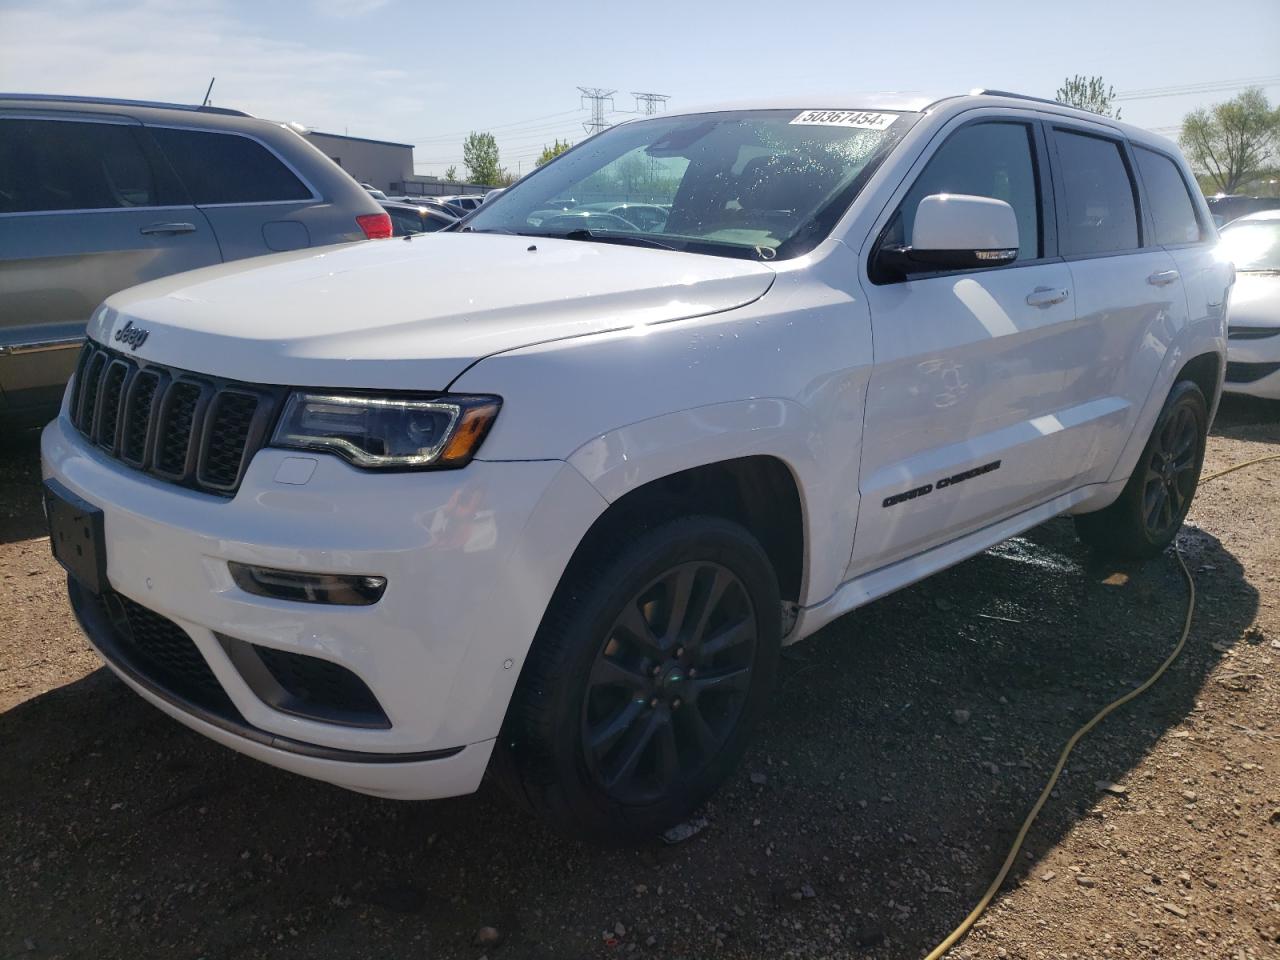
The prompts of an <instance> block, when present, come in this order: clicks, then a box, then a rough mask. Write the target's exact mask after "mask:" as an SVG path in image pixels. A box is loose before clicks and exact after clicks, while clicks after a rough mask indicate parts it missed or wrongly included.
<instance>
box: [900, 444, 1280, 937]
mask: <svg viewBox="0 0 1280 960" xmlns="http://www.w3.org/2000/svg"><path fill="white" fill-rule="evenodd" d="M1270 460H1280V453H1278V454H1271V455H1270V456H1266V457H1257V458H1255V459H1253V460H1246V461H1245V462H1244V463H1237V464H1236V465H1235V466H1232V467H1227V468H1226V469H1225V470H1219V471H1218V472H1217V473H1211V474H1209V475H1208V476H1207V477H1201V478H1200V483H1202V484H1205V483H1209V482H1211V481H1213V480H1217V479H1218V478H1219V477H1225V476H1226V475H1227V474H1229V473H1235V472H1236V471H1237V470H1243V469H1244V468H1245V467H1252V466H1253V465H1254V464H1258V463H1266V462H1267V461H1270ZM1173 555H1174V556H1175V557H1177V558H1178V566H1179V567H1181V568H1182V575H1183V576H1184V577H1185V578H1186V581H1187V616H1186V620H1185V621H1184V622H1183V624H1182V634H1181V636H1179V637H1178V643H1177V645H1176V646H1174V648H1173V652H1172V653H1170V654H1169V656H1168V657H1166V658H1165V661H1164V663H1162V664H1160V666H1159V667H1157V668H1156V672H1155V673H1153V674H1152V675H1151V676H1150V677H1148V678H1147V679H1146V680H1145V681H1144V682H1143V684H1142V685H1141V686H1139V687H1135V688H1134V689H1132V690H1130V691H1129V692H1128V693H1126V694H1125V695H1124V696H1122V697H1120V699H1118V700H1113V701H1112V702H1111V703H1109V704H1107V705H1106V706H1105V707H1103V708H1102V709H1101V710H1099V711H1098V712H1097V713H1096V714H1094V715H1093V717H1092V718H1091V719H1090V720H1089V722H1088V723H1086V724H1085V725H1084V726H1082V727H1081V728H1080V729H1079V730H1077V731H1076V732H1075V733H1073V734H1072V735H1071V739H1070V740H1068V741H1067V744H1066V746H1065V747H1063V748H1062V753H1061V754H1060V755H1059V756H1058V763H1057V765H1056V766H1054V768H1053V773H1052V774H1050V775H1049V782H1048V783H1046V784H1045V785H1044V789H1043V790H1041V791H1040V796H1039V797H1038V798H1037V799H1036V802H1035V806H1033V807H1032V808H1031V812H1030V813H1029V814H1027V818H1026V819H1025V820H1023V821H1022V829H1020V830H1019V831H1018V835H1017V836H1016V837H1015V838H1014V840H1013V846H1012V847H1010V848H1009V853H1008V855H1007V856H1006V857H1005V858H1004V863H1003V864H1002V865H1001V867H1000V872H999V873H997V874H996V876H995V879H994V880H992V881H991V885H990V886H989V887H987V892H986V893H984V894H983V895H982V899H981V900H979V901H978V905H977V906H976V907H974V908H973V909H972V910H971V911H969V915H968V916H967V917H965V918H964V920H962V921H961V923H960V926H958V927H956V928H955V929H954V930H952V931H951V933H949V934H947V938H946V939H945V940H943V941H942V942H941V943H940V944H938V945H937V946H936V947H934V948H933V949H932V950H930V951H929V953H928V955H927V956H926V957H925V960H939V958H941V957H943V956H945V955H946V953H947V952H948V951H949V950H950V949H951V948H952V947H954V946H955V945H956V944H957V943H959V942H960V941H961V940H962V939H964V937H965V936H966V935H967V934H968V933H969V930H970V929H972V927H973V925H974V924H975V923H977V922H978V918H979V917H981V916H982V914H983V913H985V912H986V909H987V907H989V906H990V905H991V901H992V900H994V899H995V896H996V893H997V892H998V891H999V890H1000V886H1001V884H1003V883H1004V881H1005V877H1007V876H1008V875H1009V871H1010V870H1011V869H1012V868H1013V864H1014V861H1015V860H1017V858H1018V851H1019V850H1021V849H1022V843H1023V841H1024V840H1026V839H1027V832H1028V831H1029V830H1030V829H1031V825H1032V824H1033V823H1034V822H1035V819H1036V817H1038V816H1039V815H1040V811H1041V809H1043V808H1044V805H1045V802H1046V801H1047V800H1048V799H1049V794H1051V793H1052V792H1053V788H1054V787H1055V786H1057V783H1058V777H1060V776H1061V775H1062V768H1063V767H1064V766H1066V763H1067V757H1069V756H1070V755H1071V751H1072V750H1074V749H1075V748H1076V744H1078V743H1079V742H1080V741H1081V739H1083V738H1084V735H1085V734H1086V733H1088V732H1089V731H1090V730H1092V729H1093V728H1094V727H1096V726H1097V725H1098V724H1099V723H1100V722H1101V721H1102V720H1103V718H1105V717H1106V716H1108V715H1109V714H1111V713H1113V712H1114V711H1116V710H1118V709H1119V708H1120V707H1123V706H1124V705H1125V704H1126V703H1128V702H1129V701H1130V700H1133V699H1134V698H1135V697H1138V696H1139V695H1141V694H1143V693H1146V692H1147V691H1148V690H1149V689H1151V687H1152V685H1153V684H1155V682H1156V681H1157V680H1159V679H1160V677H1161V676H1163V675H1164V672H1165V671H1166V670H1168V669H1169V666H1170V665H1171V664H1172V663H1173V661H1175V660H1177V659H1178V655H1179V654H1180V653H1182V648H1183V647H1185V646H1186V645H1187V637H1188V636H1189V635H1190V634H1191V618H1192V616H1193V615H1194V614H1195V610H1196V582H1195V580H1194V579H1193V578H1192V576H1191V571H1190V570H1188V569H1187V564H1186V562H1185V561H1184V560H1183V559H1182V554H1181V553H1180V552H1179V551H1178V549H1177V546H1176V545H1175V547H1174V552H1173Z"/></svg>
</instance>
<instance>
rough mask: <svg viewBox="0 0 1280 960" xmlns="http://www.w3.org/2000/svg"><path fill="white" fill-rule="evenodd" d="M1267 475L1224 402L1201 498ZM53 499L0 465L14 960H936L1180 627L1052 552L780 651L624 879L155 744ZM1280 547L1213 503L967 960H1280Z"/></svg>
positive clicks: (1242, 424)
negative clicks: (80, 577) (771, 687)
mask: <svg viewBox="0 0 1280 960" xmlns="http://www.w3.org/2000/svg"><path fill="white" fill-rule="evenodd" d="M1275 452H1280V406H1276V405H1267V404H1262V403H1244V402H1232V403H1228V404H1227V405H1226V407H1225V409H1224V412H1223V414H1222V415H1221V416H1220V418H1219V422H1218V424H1217V426H1216V427H1215V432H1214V436H1213V438H1212V439H1211V442H1210V447H1209V456H1208V461H1207V464H1206V470H1212V469H1216V468H1218V467H1221V466H1226V465H1228V464H1230V463H1234V462H1237V461H1240V460H1244V459H1248V458H1251V457H1256V456H1261V455H1264V454H1268V453H1275ZM38 474H39V468H38V464H37V446H36V441H35V438H34V437H21V438H12V437H11V438H9V439H8V440H7V441H0V611H3V613H2V614H0V751H2V753H0V756H3V758H4V762H3V763H2V764H0V958H8V957H27V956H31V957H52V956H59V957H83V958H92V960H99V958H109V957H166V958H168V957H174V958H197V957H206V958H211V960H212V958H229V957H236V958H241V957H243V958H248V957H273V958H276V957H298V958H309V960H312V958H344V960H346V958H365V957H368V958H418V957H421V958H453V957H459V958H470V960H475V958H479V957H481V956H487V957H488V958H490V960H508V958H510V960H515V958H546V960H576V958H608V957H617V956H621V955H625V956H635V957H638V958H642V957H660V958H678V957H683V958H689V960H701V958H721V957H723V958H737V957H742V958H746V957H751V958H770V960H773V958H788V957H806V958H807V957H858V958H861V957H868V958H890V957H892V958H900V957H902V958H906V957H919V956H922V955H923V954H924V953H925V952H927V951H928V949H930V948H931V947H932V946H933V945H934V944H935V943H936V942H937V941H939V940H940V939H941V938H942V937H943V936H945V935H946V933H947V932H948V931H949V930H950V929H951V928H952V927H953V926H954V925H955V924H956V923H958V922H959V920H960V919H961V918H962V917H963V916H964V914H965V913H966V912H967V911H968V910H969V909H970V907H971V906H972V904H973V903H974V902H975V901H976V899H977V898H978V896H979V895H980V893H981V891H982V890H983V889H984V888H985V887H986V885H987V883H988V882H989V879H990V877H991V876H992V875H993V873H994V872H995V870H996V869H997V867H998V865H999V863H1000V861H1001V860H1002V859H1003V856H1004V853H1005V851H1006V848H1007V845H1008V844H1009V842H1010V841H1011V839H1012V837H1013V835H1014V832H1015V831H1016V828H1017V826H1018V824H1019V822H1020V821H1021V819H1022V817H1023V816H1024V815H1025V812H1026V810H1027V809H1028V807H1029V806H1030V804H1031V803H1032V801H1033V800H1034V798H1035V796H1036V794H1037V793H1038V791H1039V790H1040V788H1041V786H1042V783H1043V780H1044V777H1045V776H1046V775H1047V772H1048V770H1049V769H1050V768H1051V766H1052V764H1053V760H1054V758H1055V756H1056V753H1057V751H1058V750H1059V749H1060V747H1061V744H1062V742H1063V741H1064V740H1065V739H1066V738H1067V736H1068V735H1069V734H1070V733H1071V731H1072V730H1073V729H1074V728H1075V727H1076V726H1077V725H1078V724H1080V723H1081V722H1082V721H1083V720H1085V719H1086V718H1087V717H1088V716H1090V715H1091V714H1092V713H1093V712H1094V711H1095V710H1096V709H1098V707H1100V706H1101V705H1102V704H1104V703H1106V702H1108V701H1109V700H1111V699H1113V698H1114V697H1116V696H1117V695H1118V694H1120V693H1121V692H1123V691H1124V690H1126V689H1128V688H1130V687H1132V686H1133V685H1135V684H1136V683H1138V682H1139V681H1140V680H1141V679H1143V678H1145V677H1146V676H1147V675H1148V674H1149V673H1150V671H1151V670H1152V669H1153V668H1154V667H1155V666H1156V665H1157V664H1158V663H1159V662H1160V661H1161V660H1162V659H1163V658H1164V657H1165V656H1166V655H1167V653H1168V651H1169V650H1170V649H1171V647H1172V645H1173V643H1174V641H1175V640H1176V638H1177V633H1178V629H1179V627H1180V625H1181V618H1182V616H1183V611H1184V604H1185V599H1186V592H1185V586H1184V584H1183V582H1182V579H1181V575H1180V573H1179V572H1178V568H1177V564H1176V561H1175V560H1174V559H1173V558H1172V557H1165V558H1163V559H1161V560H1158V561H1154V562H1152V563H1149V564H1146V565H1115V564H1104V563H1100V562H1099V561H1097V560H1095V559H1093V558H1091V557H1090V556H1089V555H1088V554H1087V553H1086V552H1085V551H1083V550H1082V549H1081V547H1080V546H1079V545H1078V544H1077V543H1076V541H1075V539H1074V537H1073V535H1072V530H1071V525H1070V522H1069V521H1065V520H1057V521H1054V522H1052V523H1049V524H1046V525H1045V526H1043V527H1040V528H1038V529H1036V530H1034V531H1032V532H1031V533H1029V534H1028V535H1027V536H1025V537H1020V538H1018V539H1016V540H1013V541H1010V542H1009V543H1006V544H1003V545H1001V546H1000V547H998V548H996V549H994V550H991V551H988V552H987V553H985V554H983V555H982V556H980V557H977V558H975V559H973V560H971V561H969V562H967V563H965V564H962V565H960V566H958V567H956V568H954V569H952V570H950V571H947V572H946V573H943V574H941V575H939V576H937V577H934V578H933V579H931V580H929V581H927V582H925V583H922V584H919V585H917V586H916V587H913V588H911V589H909V590H905V591H902V592H900V593H898V594H896V595H894V596H891V597H888V598H886V599H883V600H881V601H878V602H877V603H874V604H872V605H870V606H869V607H867V608H865V609H863V610H860V611H858V612H856V613H854V614H852V615H850V616H848V617H845V618H844V619H842V620H840V621H838V622H837V623H834V624H832V625H831V626H830V627H828V628H827V629H825V630H823V631H822V632H821V633H820V634H819V635H817V636H816V637H814V638H812V639H811V640H809V641H806V642H805V643H803V644H800V645H797V646H796V647H793V648H790V649H789V650H788V651H787V652H786V655H785V659H784V661H783V667H784V670H783V676H782V678H781V680H780V685H779V691H778V695H777V696H776V698H775V704H774V707H773V709H772V712H771V714H770V715H769V717H768V719H767V721H766V723H765V725H764V729H763V730H762V731H761V734H760V736H759V737H758V739H757V741H756V744H755V746H754V748H753V749H752V750H751V752H750V753H749V755H748V758H747V761H746V763H745V765H744V766H743V768H742V769H741V770H740V771H739V773H738V775H737V776H735V777H734V778H733V780H732V781H731V782H730V783H729V784H728V785H727V786H726V788H725V789H724V790H723V791H721V793H720V794H719V795H718V796H717V797H716V798H715V799H714V800H713V801H712V803H711V804H709V805H708V806H707V807H706V809H705V810H704V811H703V812H702V817H703V818H705V821H706V825H705V827H704V828H703V829H702V830H701V831H700V832H698V833H697V834H696V835H695V836H693V837H692V838H691V839H688V840H686V841H685V842H683V843H679V844H676V845H670V846H668V845H664V844H662V843H660V842H655V843H653V844H651V845H646V846H643V847H640V848H636V849H621V850H618V849H614V850H606V849H599V848H593V847H588V846H585V845H582V844H578V843H573V842H567V841H564V840H562V839H559V838H558V837H555V836H553V835H550V834H549V833H547V832H546V831H545V830H544V829H543V828H542V827H541V826H540V825H539V824H538V823H536V822H533V821H531V820H529V819H528V818H526V817H525V816H524V815H523V814H521V813H519V812H517V811H516V810H515V809H514V808H512V807H511V806H510V805H508V804H507V803H506V802H505V801H504V800H503V798H502V797H501V796H500V795H499V794H498V793H497V791H495V790H494V789H492V788H491V787H489V786H485V787H484V788H482V789H481V791H480V793H479V794H478V795H476V796H474V797H466V798H461V799H458V800H452V801H446V802H437V803H421V804H408V803H394V802H389V801H380V800H375V799H371V798H367V797H361V796H358V795H355V794H350V793H345V792H343V791H341V790H338V789H337V788H334V787H329V786H327V785H325V784H320V783H314V782H311V781H308V780H304V779H301V778H298V777H294V776H291V775H289V774H286V773H282V772H279V771H276V770H274V769H271V768H269V767H266V766H263V765H261V764H258V763H255V762H254V761H252V760H248V759H246V758H243V757H240V756H238V755H236V754H234V753H232V752H231V751H228V750H224V749H223V748H221V747H218V746H216V745H214V744H212V743H210V742H207V741H205V740H203V739H201V738H200V737H198V736H196V735H195V734H192V733H190V732H188V731H187V730H185V729H184V728H183V727H181V726H179V725H178V724H176V723H174V722H172V721H170V720H169V719H167V718H166V717H164V716H163V715H161V714H160V713H158V712H157V711H155V710H153V709H152V708H151V707H149V706H147V705H146V704H145V703H143V702H142V701H141V700H139V699H138V698H137V697H135V696H133V695H132V694H131V693H130V692H129V691H128V690H127V689H126V688H125V687H124V686H123V685H122V684H120V683H119V682H117V681H116V680H114V679H113V678H112V676H111V675H110V674H109V673H107V671H105V670H104V669H101V668H100V666H99V663H98V660H97V658H96V657H95V656H94V654H93V653H92V652H91V650H90V649H89V646H88V644H87V642H86V641H85V640H84V639H83V638H82V637H81V635H80V633H79V631H78V629H77V628H76V626H75V624H74V622H73V620H72V618H71V616H70V613H69V611H68V609H67V605H66V601H65V597H64V593H63V589H64V588H63V584H62V577H61V575H60V573H59V571H58V569H57V568H56V566H55V564H54V563H53V561H52V559H51V558H50V557H49V553H48V543H47V541H46V540H44V539H43V538H42V529H41V528H42V520H41V516H40V507H39V497H38V479H39V476H38ZM1278 519H1280V464H1268V465H1265V466H1262V467H1259V468H1257V469H1254V470H1250V471H1248V472H1244V473H1238V474H1235V475H1233V476H1231V477H1229V478H1225V479H1223V480H1221V481H1219V482H1218V483H1215V484H1213V485H1212V486H1209V487H1206V488H1205V489H1204V490H1203V491H1202V492H1201V494H1200V495H1199V497H1198V498H1197V501H1196V505H1195V508H1194V509H1193V511H1192V515H1191V518H1190V522H1189V525H1188V529H1187V531H1186V533H1185V534H1184V535H1183V537H1182V539H1181V545H1182V549H1183V551H1184V554H1185V556H1186V557H1187V561H1188V564H1189V566H1190V567H1191V569H1192V571H1193V573H1194V575H1195V578H1196V582H1197V586H1198V590H1199V592H1200V602H1199V608H1198V611H1197V614H1196V619H1195V626H1194V629H1193V632H1192V635H1191V639H1190V641H1189V643H1188V647H1187V650H1186V652H1185V654H1184V655H1183V657H1182V658H1181V659H1180V660H1179V661H1178V662H1177V664H1175V666H1174V667H1173V668H1172V669H1171V670H1170V671H1169V673H1168V674H1167V675H1166V676H1165V678H1164V679H1163V680H1162V681H1161V682H1160V684H1159V685H1157V686H1156V688H1155V689H1154V690H1153V691H1151V692H1150V693H1149V694H1147V695H1146V696H1144V697H1143V698H1142V699H1140V700H1139V701H1137V702H1136V703H1135V704H1132V705H1131V706H1129V707H1127V708H1125V709H1124V710H1123V711H1121V712H1120V713H1118V714H1117V715H1115V716H1113V717H1112V718H1110V719H1109V720H1107V721H1106V722H1105V723H1104V724H1103V725H1102V726H1101V727H1100V728H1099V729H1098V730H1097V731H1096V732H1095V733H1094V734H1093V735H1092V736H1091V737H1090V738H1089V739H1087V740H1086V741H1085V742H1084V744H1083V745H1082V746H1081V747H1080V749H1079V750H1078V751H1077V753H1076V754H1075V755H1074V756H1073V757H1072V759H1071V761H1070V763H1069V767H1068V771H1067V773H1066V774H1065V776H1064V777H1063V779H1062V781H1061V783H1060V785H1059V788H1058V790H1057V792H1056V793H1055V795H1054V797H1053V799H1052V800H1051V801H1050V803H1049V805H1048V806H1047V808H1046V810H1045V812H1044V814H1043V817H1042V819H1041V821H1040V822H1038V823H1037V825H1036V826H1035V827H1034V828H1033V830H1032V833H1031V836H1030V838H1029V841H1028V845H1027V847H1026V852H1025V854H1024V855H1023V856H1022V857H1021V858H1020V859H1019V863H1018V867H1017V868H1016V870H1015V871H1014V874H1013V875H1012V876H1011V878H1010V880H1009V881H1008V883H1007V885H1006V888H1005V889H1004V890H1003V891H1002V893H1001V895H1000V897H999V898H998V899H997V901H996V903H995V904H994V906H993V907H992V909H991V910H990V911H989V912H988V913H987V915H986V916H985V917H984V918H983V920H982V921H980V923H979V924H978V926H977V928H976V929H975V930H974V932H973V933H972V934H971V935H970V936H969V938H968V939H967V940H966V941H964V942H963V943H962V944H961V945H960V946H959V947H957V948H956V949H955V951H954V952H953V954H952V956H954V957H957V958H962V957H970V958H977V957H983V958H985V957H1015V958H1028V960H1031V958H1089V960H1092V958H1098V957H1188V958H1192V957H1194V958H1200V957H1215V958H1217V957H1221V958H1274V957H1278V956H1280V749H1277V744H1278V743H1280V678H1278V676H1277V669H1276V668H1277V664H1278V663H1280V537H1277V530H1278V529H1280V524H1278V522H1277V521H1278ZM484 927H491V928H493V929H492V931H485V934H486V936H481V937H480V938H479V940H477V934H478V933H480V932H481V929H482V928H484ZM495 941H496V942H495Z"/></svg>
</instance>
